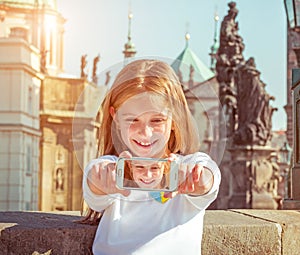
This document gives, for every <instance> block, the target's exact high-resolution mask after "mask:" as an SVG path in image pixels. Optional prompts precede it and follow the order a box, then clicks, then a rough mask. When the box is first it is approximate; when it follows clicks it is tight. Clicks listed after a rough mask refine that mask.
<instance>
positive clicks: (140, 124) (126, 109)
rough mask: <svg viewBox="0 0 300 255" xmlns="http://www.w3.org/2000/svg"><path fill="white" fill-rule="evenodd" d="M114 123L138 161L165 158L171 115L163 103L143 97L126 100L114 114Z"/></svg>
mask: <svg viewBox="0 0 300 255" xmlns="http://www.w3.org/2000/svg"><path fill="white" fill-rule="evenodd" d="M112 115H113V117H114V121H116V123H117V126H118V128H119V129H120V133H121V138H122V140H123V142H124V143H125V144H126V146H127V147H128V149H129V150H130V151H131V153H132V154H133V155H135V156H139V157H152V158H155V157H157V158H159V157H164V156H165V155H164V154H165V153H166V149H167V143H168V140H169V137H170V133H171V128H172V116H171V111H170V110H169V109H168V108H167V107H166V103H165V100H164V99H163V98H162V97H160V96H158V95H155V94H151V93H147V92H145V93H142V94H139V95H137V96H133V97H131V98H129V99H128V100H127V101H126V102H125V103H123V104H122V105H121V106H120V108H119V109H118V111H117V112H116V113H115V112H114V109H112Z"/></svg>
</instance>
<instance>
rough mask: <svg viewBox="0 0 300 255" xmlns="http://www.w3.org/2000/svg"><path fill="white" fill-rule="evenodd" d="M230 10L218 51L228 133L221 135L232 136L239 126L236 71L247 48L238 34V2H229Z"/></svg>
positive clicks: (221, 31)
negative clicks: (236, 19)
mask: <svg viewBox="0 0 300 255" xmlns="http://www.w3.org/2000/svg"><path fill="white" fill-rule="evenodd" d="M228 6H229V11H228V14H227V15H226V16H225V17H224V19H223V21H222V24H221V29H220V47H219V49H218V52H217V56H216V58H217V63H216V71H217V80H218V81H219V84H220V88H219V97H220V101H221V104H222V106H223V110H224V115H225V120H224V121H225V122H226V123H223V124H222V126H225V127H226V133H227V134H225V133H224V130H222V131H221V133H220V137H221V138H224V137H225V136H227V137H231V136H232V135H233V133H234V131H235V130H236V128H237V101H236V95H237V91H236V90H237V88H236V84H235V80H234V76H235V72H236V69H237V67H238V65H240V64H241V63H243V62H244V57H243V55H242V52H243V50H244V48H245V46H244V43H243V39H242V37H241V36H239V34H238V23H237V22H236V21H235V18H236V16H237V14H238V10H237V9H236V3H235V2H230V3H229V4H228Z"/></svg>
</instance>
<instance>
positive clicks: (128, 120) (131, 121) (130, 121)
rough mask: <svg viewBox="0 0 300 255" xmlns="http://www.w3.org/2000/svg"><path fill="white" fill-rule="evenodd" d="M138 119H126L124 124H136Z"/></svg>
mask: <svg viewBox="0 0 300 255" xmlns="http://www.w3.org/2000/svg"><path fill="white" fill-rule="evenodd" d="M137 121H138V119H135V118H128V119H125V122H127V123H133V122H137Z"/></svg>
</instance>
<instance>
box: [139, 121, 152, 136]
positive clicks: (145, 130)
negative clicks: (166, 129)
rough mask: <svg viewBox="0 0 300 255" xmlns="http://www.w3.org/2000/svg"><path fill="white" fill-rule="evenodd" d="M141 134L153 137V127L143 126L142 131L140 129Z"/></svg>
mask: <svg viewBox="0 0 300 255" xmlns="http://www.w3.org/2000/svg"><path fill="white" fill-rule="evenodd" d="M140 133H141V134H143V135H144V136H146V137H151V136H152V127H150V126H149V125H147V124H145V125H142V126H141V129H140Z"/></svg>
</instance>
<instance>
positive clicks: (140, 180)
mask: <svg viewBox="0 0 300 255" xmlns="http://www.w3.org/2000/svg"><path fill="white" fill-rule="evenodd" d="M116 169H117V174H116V183H117V187H118V188H120V189H133V190H147V191H166V192H168V191H169V192H171V191H175V190H176V189H177V186H178V164H177V163H176V162H175V161H169V160H168V159H161V158H159V159H158V158H142V157H132V158H119V160H118V161H117V167H116Z"/></svg>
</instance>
